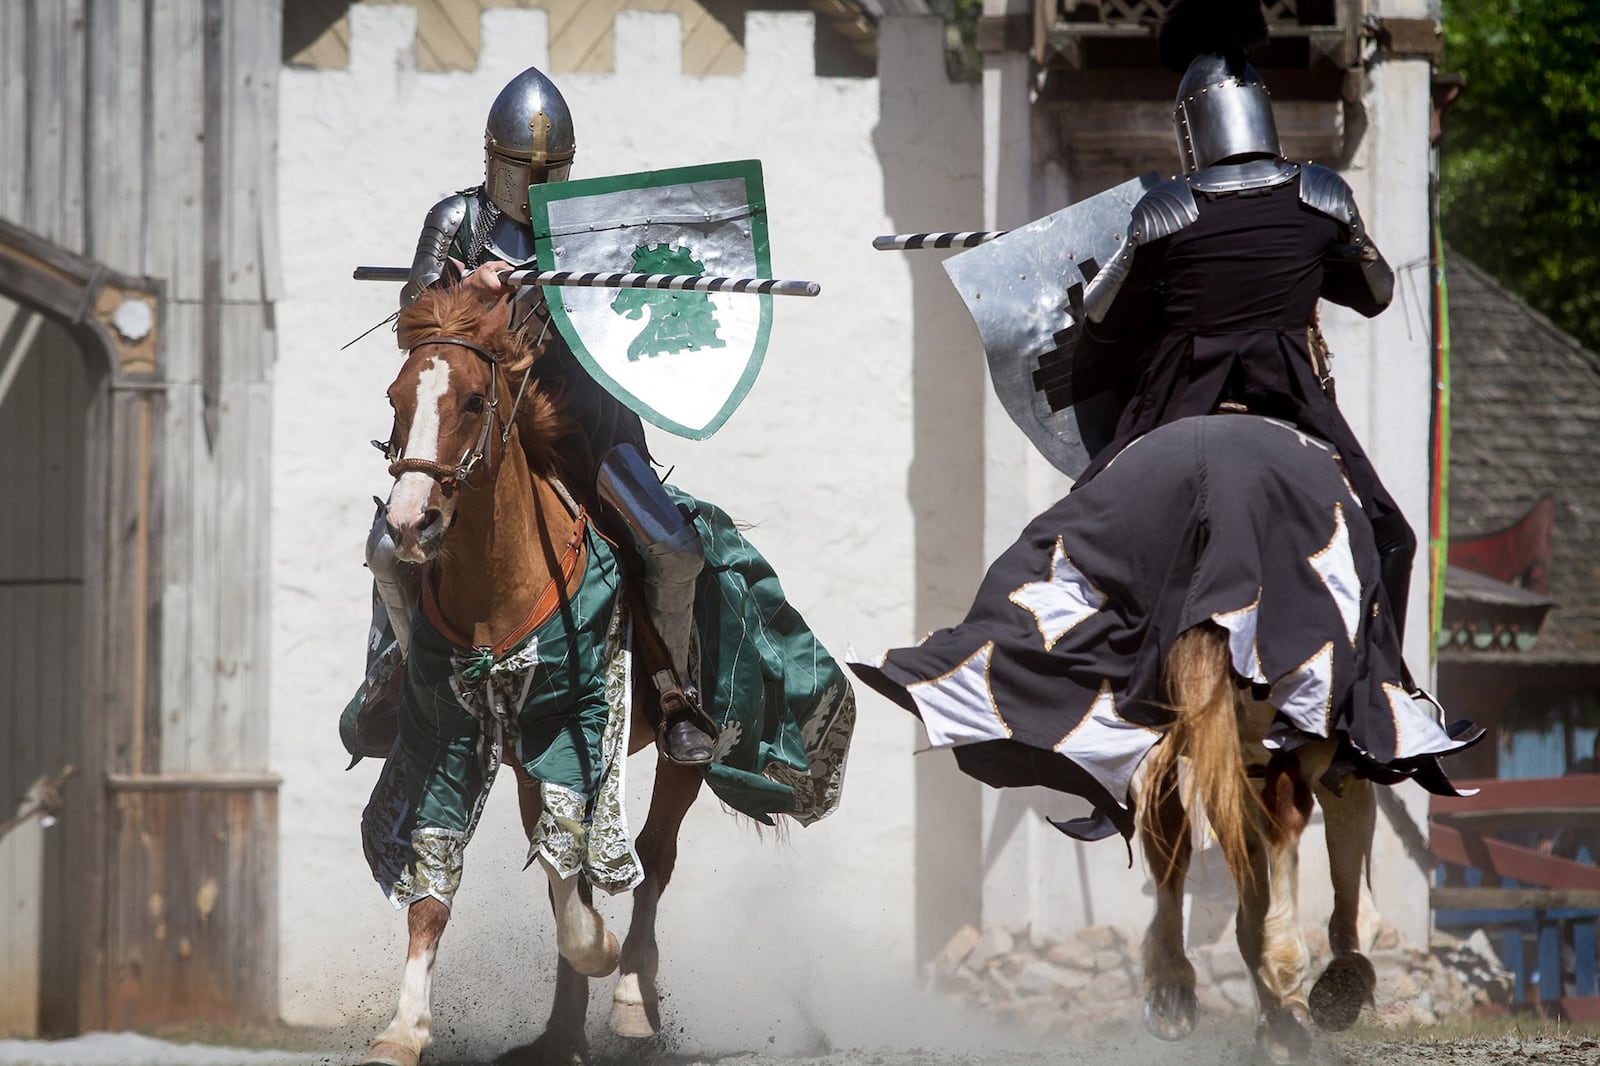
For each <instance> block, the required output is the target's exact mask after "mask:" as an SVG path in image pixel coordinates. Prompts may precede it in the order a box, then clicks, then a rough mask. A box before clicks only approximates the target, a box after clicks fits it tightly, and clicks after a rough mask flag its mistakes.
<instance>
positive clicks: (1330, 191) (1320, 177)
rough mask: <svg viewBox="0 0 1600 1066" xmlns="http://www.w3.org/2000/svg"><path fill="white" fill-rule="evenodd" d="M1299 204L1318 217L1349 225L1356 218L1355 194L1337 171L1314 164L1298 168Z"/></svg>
mask: <svg viewBox="0 0 1600 1066" xmlns="http://www.w3.org/2000/svg"><path fill="white" fill-rule="evenodd" d="M1300 202H1301V203H1303V204H1305V205H1306V206H1307V207H1309V208H1311V210H1313V211H1315V212H1316V213H1317V214H1319V215H1326V216H1328V217H1329V218H1331V219H1333V220H1334V221H1336V222H1343V223H1344V224H1345V225H1347V226H1348V225H1351V224H1352V223H1353V222H1355V220H1356V218H1357V214H1358V213H1357V211H1356V197H1355V193H1353V192H1351V191H1350V186H1349V185H1347V184H1345V180H1344V179H1343V178H1341V177H1340V176H1339V174H1338V172H1337V171H1333V170H1329V169H1328V168H1327V167H1324V166H1318V165H1317V164H1315V163H1307V164H1306V165H1305V166H1303V167H1301V168H1300Z"/></svg>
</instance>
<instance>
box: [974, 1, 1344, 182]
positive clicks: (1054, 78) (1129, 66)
mask: <svg viewBox="0 0 1600 1066" xmlns="http://www.w3.org/2000/svg"><path fill="white" fill-rule="evenodd" d="M1172 2H1173V0H1038V2H1037V3H1036V5H1035V8H1034V14H1033V16H1032V18H1031V20H1030V19H1029V18H1028V17H1027V16H1021V17H1013V18H1009V19H1007V18H997V19H986V20H983V21H982V22H980V24H979V37H978V45H979V48H980V50H985V51H1002V50H1018V51H1020V50H1024V49H1027V50H1029V51H1031V52H1032V53H1033V56H1034V58H1035V60H1036V61H1037V62H1038V64H1039V68H1040V90H1039V94H1038V100H1039V102H1040V103H1041V104H1042V105H1044V106H1046V107H1048V108H1050V110H1051V111H1052V113H1053V115H1054V116H1055V119H1056V124H1057V129H1058V134H1059V137H1060V144H1061V150H1062V155H1063V157H1064V161H1065V162H1066V164H1067V167H1068V170H1069V173H1070V174H1071V175H1072V178H1073V184H1074V186H1075V187H1076V189H1078V190H1081V191H1082V193H1088V192H1093V191H1096V190H1097V189H1100V188H1105V187H1108V186H1110V185H1112V184H1115V183H1116V182H1117V181H1120V180H1122V179H1123V178H1126V177H1127V176H1128V175H1129V174H1133V173H1138V172H1140V171H1145V170H1157V171H1161V172H1163V173H1166V172H1171V171H1173V170H1174V169H1175V168H1176V167H1177V164H1178V158H1177V149H1176V146H1175V144H1174V140H1173V131H1172V98H1173V96H1174V95H1175V93H1176V92H1177V88H1178V77H1179V76H1178V75H1177V74H1175V73H1173V72H1171V71H1168V70H1165V69H1163V68H1162V66H1161V62H1160V58H1159V54H1158V51H1157V47H1156V27H1157V25H1159V23H1160V22H1161V20H1162V18H1163V17H1165V15H1166V13H1167V9H1168V8H1169V7H1171V6H1172ZM1265 7H1266V14H1267V25H1268V28H1269V31H1270V37H1269V40H1268V43H1267V44H1266V45H1264V46H1263V47H1262V48H1261V49H1259V50H1258V51H1256V52H1255V53H1253V54H1252V55H1251V62H1252V64H1254V66H1255V67H1256V69H1257V70H1259V71H1260V72H1261V76H1262V79H1263V80H1264V81H1266V83H1267V85H1268V86H1269V87H1270V88H1271V91H1272V97H1273V102H1274V108H1275V111H1276V115H1277V120H1278V131H1279V134H1280V135H1281V137H1282V139H1283V145H1284V151H1285V154H1287V155H1288V156H1289V157H1290V158H1293V159H1315V160H1317V161H1318V162H1323V163H1328V164H1330V165H1335V166H1337V165H1339V164H1340V163H1341V162H1342V161H1343V160H1344V158H1345V155H1346V148H1347V145H1348V144H1349V143H1351V137H1352V135H1353V134H1358V133H1359V130H1360V128H1361V125H1362V122H1363V117H1362V115H1361V114H1360V100H1361V90H1362V72H1361V49H1362V48H1363V13H1364V12H1363V5H1362V0H1268V2H1267V3H1266V5H1265Z"/></svg>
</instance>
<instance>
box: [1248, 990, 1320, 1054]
mask: <svg viewBox="0 0 1600 1066" xmlns="http://www.w3.org/2000/svg"><path fill="white" fill-rule="evenodd" d="M1305 1022H1306V1020H1305V1018H1304V1011H1303V1008H1299V1007H1297V1006H1291V1005H1288V1004H1286V1005H1284V1006H1282V1007H1280V1008H1278V1009H1277V1010H1274V1011H1268V1012H1267V1013H1266V1014H1265V1015H1264V1016H1263V1017H1262V1019H1261V1025H1260V1026H1259V1027H1258V1028H1257V1029H1256V1047H1257V1048H1259V1049H1260V1051H1261V1054H1262V1055H1264V1056H1265V1057H1266V1059H1267V1061H1268V1062H1271V1063H1272V1064H1273V1066H1298V1064H1299V1063H1303V1062H1305V1061H1306V1059H1307V1057H1308V1056H1309V1055H1310V1054H1311V1034H1310V1033H1309V1032H1308V1031H1307V1030H1306V1024H1305Z"/></svg>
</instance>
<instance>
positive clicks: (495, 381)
mask: <svg viewBox="0 0 1600 1066" xmlns="http://www.w3.org/2000/svg"><path fill="white" fill-rule="evenodd" d="M430 344H453V345H455V346H456V347H458V348H465V349H467V351H469V352H472V353H474V354H476V355H477V356H479V357H480V358H482V359H483V360H484V361H485V362H486V363H488V364H489V396H488V397H487V398H486V399H485V400H484V405H483V429H481V430H480V431H479V432H478V439H477V441H476V442H475V443H474V444H472V445H470V446H469V447H468V448H467V450H466V451H465V452H463V453H462V455H461V460H460V461H459V462H457V463H456V465H455V466H454V467H450V466H446V465H445V464H444V463H441V462H438V461H437V460H434V459H413V458H410V457H408V456H406V455H405V454H404V453H403V452H400V453H398V454H397V452H396V448H395V444H394V440H393V437H392V435H391V438H390V441H389V443H387V444H385V443H384V442H383V441H379V440H375V441H373V442H372V446H373V447H374V448H377V449H378V450H379V451H381V452H382V453H383V456H384V458H385V459H388V460H389V476H390V477H399V476H400V475H401V474H407V473H418V474H427V475H428V476H429V477H431V478H433V480H435V481H437V482H438V483H439V485H440V487H441V488H444V489H446V490H448V489H450V488H451V487H453V486H455V485H466V486H467V487H468V488H471V487H472V486H471V485H468V484H467V478H469V477H471V476H472V472H473V470H475V469H476V468H477V466H478V464H479V463H481V462H483V460H484V457H485V455H486V454H487V450H488V446H489V435H490V434H491V433H493V432H494V423H495V419H496V418H497V417H498V415H499V406H500V364H499V362H497V361H496V360H495V357H494V355H493V354H492V353H490V352H489V350H488V349H486V348H484V347H482V346H481V345H477V344H474V343H472V342H471V341H468V340H462V339H461V338H460V337H430V338H429V339H427V340H425V341H423V342H421V343H420V344H417V345H415V346H414V347H412V348H411V349H409V350H408V351H407V353H406V354H407V355H408V356H409V355H410V354H411V353H412V352H415V351H416V350H417V349H418V348H425V347H427V346H428V345H430ZM532 374H533V366H532V364H529V366H528V369H527V370H525V371H523V374H522V384H520V385H518V386H517V394H516V396H515V397H513V399H512V401H511V411H510V413H509V414H507V416H506V417H505V418H503V419H501V420H500V450H501V454H504V453H505V447H506V443H507V442H508V441H509V440H510V439H511V430H512V427H514V426H515V425H516V424H517V408H519V407H520V406H522V396H523V394H524V393H525V392H526V391H527V388H528V378H529V377H530V376H531V375H532Z"/></svg>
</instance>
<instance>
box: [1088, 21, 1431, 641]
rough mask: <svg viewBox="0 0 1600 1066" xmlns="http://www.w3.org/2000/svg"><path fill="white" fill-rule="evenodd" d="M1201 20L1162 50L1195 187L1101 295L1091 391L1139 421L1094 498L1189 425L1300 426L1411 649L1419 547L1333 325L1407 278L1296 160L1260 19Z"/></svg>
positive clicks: (1173, 34) (1145, 216)
mask: <svg viewBox="0 0 1600 1066" xmlns="http://www.w3.org/2000/svg"><path fill="white" fill-rule="evenodd" d="M1201 6H1202V5H1195V4H1189V5H1180V6H1179V7H1178V8H1175V9H1174V11H1173V12H1172V14H1171V15H1170V16H1169V18H1168V20H1167V21H1166V22H1164V23H1163V25H1162V27H1161V34H1160V41H1161V50H1162V59H1163V62H1164V63H1165V64H1166V65H1167V66H1169V67H1171V68H1172V69H1174V70H1178V71H1182V72H1183V78H1182V81H1181V83H1180V84H1179V87H1178V94H1177V99H1176V101H1175V103H1174V106H1173V124H1174V126H1175V128H1176V133H1177V140H1178V147H1179V151H1180V154H1181V155H1182V157H1183V171H1184V172H1183V174H1182V176H1180V177H1176V178H1173V179H1171V180H1168V181H1165V182H1162V183H1160V184H1158V185H1156V186H1155V187H1153V188H1151V189H1150V190H1149V191H1148V192H1147V193H1146V194H1145V195H1144V197H1143V198H1142V199H1141V200H1140V201H1139V202H1138V203H1137V204H1136V205H1135V206H1134V209H1133V212H1132V218H1131V219H1130V221H1129V222H1128V223H1127V226H1126V229H1125V231H1124V236H1123V239H1122V244H1121V247H1120V248H1119V249H1118V251H1117V253H1116V255H1115V256H1114V257H1113V259H1112V261H1111V262H1109V263H1107V264H1106V265H1105V266H1104V267H1103V268H1102V269H1101V270H1100V271H1099V272H1098V273H1097V274H1096V275H1095V276H1094V277H1093V278H1092V279H1091V280H1090V282H1089V284H1088V285H1087V286H1086V288H1085V290H1084V292H1083V308H1082V311H1083V313H1084V319H1085V330H1084V339H1083V341H1082V342H1081V346H1080V348H1079V353H1078V354H1079V358H1080V360H1081V362H1080V366H1081V367H1082V369H1081V371H1080V373H1081V374H1083V375H1084V376H1085V377H1092V378H1096V379H1099V384H1101V385H1104V386H1107V387H1110V388H1112V389H1114V390H1116V391H1117V392H1119V393H1120V397H1119V398H1121V399H1124V400H1125V405H1124V406H1123V408H1122V415H1121V417H1120V420H1119V421H1118V424H1117V427H1116V430H1115V432H1114V433H1113V435H1112V440H1111V442H1110V443H1109V444H1108V445H1107V446H1105V447H1104V448H1102V449H1101V450H1100V451H1099V452H1098V453H1097V454H1095V455H1094V457H1093V458H1092V460H1091V462H1090V463H1089V466H1088V467H1087V468H1086V469H1085V470H1084V472H1083V474H1082V475H1081V477H1080V478H1079V479H1078V484H1079V485H1082V484H1083V483H1085V482H1087V481H1089V480H1091V479H1092V478H1093V477H1094V476H1095V475H1096V474H1098V473H1099V472H1100V471H1102V470H1104V469H1105V467H1106V466H1107V464H1109V463H1110V462H1111V461H1112V460H1113V459H1114V458H1115V457H1116V455H1117V454H1118V452H1120V451H1121V450H1122V449H1123V448H1124V447H1125V446H1126V445H1128V444H1129V443H1130V442H1131V441H1133V440H1134V439H1136V438H1138V437H1141V436H1143V435H1144V434H1146V433H1148V432H1149V431H1151V430H1152V429H1155V428H1156V427H1157V426H1161V425H1164V424H1166V423H1169V422H1173V421H1175V420H1177V419H1180V418H1185V417H1188V416H1193V415H1209V414H1213V413H1226V412H1248V413H1252V414H1257V415H1266V416H1269V417H1273V418H1278V419H1281V420H1283V421H1286V422H1290V423H1292V424H1294V425H1295V426H1297V427H1299V428H1300V429H1301V430H1303V431H1304V432H1306V433H1308V434H1311V435H1314V436H1316V437H1318V438H1320V439H1322V440H1325V441H1328V442H1329V443H1331V444H1332V445H1333V446H1334V448H1335V449H1336V451H1337V452H1338V454H1339V456H1340V457H1341V459H1342V462H1343V465H1344V468H1345V470H1346V472H1347V476H1348V478H1349V480H1350V482H1351V484H1352V486H1353V487H1354V490H1355V493H1356V495H1357V497H1358V499H1359V500H1360V502H1361V505H1362V507H1363V508H1364V510H1365V511H1366V513H1367V516H1368V518H1369V519H1370V520H1371V522H1372V526H1373V531H1374V534H1375V536H1376V539H1377V548H1378V552H1379V556H1380V559H1381V572H1382V584H1383V587H1384V590H1385V592H1386V594H1387V599H1388V605H1389V608H1390V610H1391V612H1392V614H1393V616H1394V618H1393V621H1394V623H1395V628H1396V630H1397V632H1401V633H1403V632H1404V628H1405V613H1406V595H1407V590H1408V587H1409V585H1410V573H1411V560H1412V556H1413V554H1414V552H1415V550H1416V537H1415V535H1414V534H1413V533H1412V531H1411V528H1410V526H1409V525H1408V524H1407V523H1406V520H1405V518H1404V516H1403V515H1402V514H1401V512H1400V508H1399V506H1398V505H1397V504H1396V503H1395V501H1394V499H1393V497H1392V496H1390V494H1389V492H1388V491H1387V490H1386V489H1385V488H1384V486H1383V483H1382V482H1381V481H1380V480H1379V478H1378V474H1377V472H1376V470H1374V468H1373V465H1372V462H1371V460H1370V459H1368V457H1367V454H1366V452H1365V451H1364V450H1363V449H1362V447H1361V445H1360V443H1359V442H1358V441H1357V440H1356V437H1355V434H1354V433H1353V432H1352V431H1351V429H1350V426H1349V425H1348V423H1346V421H1345V419H1344V416H1343V415H1342V414H1341V413H1340V411H1339V408H1338V407H1337V406H1336V405H1335V403H1334V399H1333V396H1332V389H1331V377H1330V376H1329V375H1328V374H1327V373H1326V368H1325V351H1317V350H1316V346H1317V345H1318V344H1319V343H1320V333H1319V331H1318V330H1317V329H1316V325H1315V322H1316V319H1315V314H1316V307H1317V301H1318V300H1319V299H1325V300H1330V301H1332V302H1333V303H1337V304H1340V305H1342V306H1345V307H1349V308H1352V309H1354V310H1355V311H1356V312H1358V313H1359V314H1361V315H1364V316H1366V317H1369V318H1370V317H1372V316H1373V315H1376V314H1378V312H1380V311H1382V310H1383V309H1384V308H1385V307H1387V306H1388V305H1389V301H1390V298H1391V296H1392V294H1393V290H1394V275H1393V272H1392V271H1391V270H1390V268H1389V265H1388V264H1387V263H1386V262H1385V261H1384V259H1383V256H1382V255H1381V254H1380V253H1379V252H1378V249H1377V247H1376V246H1375V245H1374V244H1373V242H1372V239H1371V237H1370V236H1369V235H1368V233H1367V231H1366V228H1365V226H1364V225H1363V224H1362V221H1361V214H1360V212H1359V211H1358V210H1357V209H1356V202H1355V198H1354V196H1353V195H1352V193H1351V191H1350V187H1349V186H1348V185H1347V184H1345V182H1344V180H1343V179H1342V178H1341V177H1340V176H1339V175H1338V174H1337V173H1335V172H1334V171H1332V170H1330V169H1328V168H1327V167H1322V166H1317V165H1314V164H1295V163H1290V162H1288V161H1287V160H1285V159H1284V157H1283V150H1282V148H1281V147H1280V145H1279V141H1278V132H1277V128H1276V125H1275V123H1274V122H1273V115H1272V104H1271V100H1270V99H1269V97H1268V94H1267V87H1266V85H1264V84H1263V83H1262V81H1261V77H1260V75H1259V74H1257V73H1256V71H1255V69H1254V68H1253V67H1252V66H1251V65H1250V64H1249V63H1248V62H1246V59H1245V53H1246V50H1247V49H1248V48H1251V47H1254V46H1255V45H1257V44H1259V43H1261V42H1263V41H1264V40H1265V38H1266V23H1265V20H1264V18H1263V17H1262V15H1261V9H1260V5H1259V4H1256V3H1254V2H1250V3H1246V4H1235V5H1233V6H1234V8H1235V9H1236V10H1235V11H1234V12H1233V14H1234V15H1235V16H1236V17H1234V18H1231V19H1230V18H1228V17H1222V18H1218V17H1216V14H1215V6H1216V5H1213V6H1212V7H1211V8H1208V9H1206V10H1204V11H1202V12H1200V13H1198V14H1197V13H1196V12H1197V10H1198V9H1200V8H1201ZM1225 14H1226V13H1225ZM1241 15H1242V16H1248V17H1240V16H1241ZM1131 352H1140V353H1144V355H1143V357H1142V358H1141V359H1139V360H1137V361H1134V360H1130V359H1129V353H1131Z"/></svg>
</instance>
